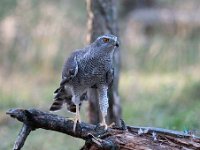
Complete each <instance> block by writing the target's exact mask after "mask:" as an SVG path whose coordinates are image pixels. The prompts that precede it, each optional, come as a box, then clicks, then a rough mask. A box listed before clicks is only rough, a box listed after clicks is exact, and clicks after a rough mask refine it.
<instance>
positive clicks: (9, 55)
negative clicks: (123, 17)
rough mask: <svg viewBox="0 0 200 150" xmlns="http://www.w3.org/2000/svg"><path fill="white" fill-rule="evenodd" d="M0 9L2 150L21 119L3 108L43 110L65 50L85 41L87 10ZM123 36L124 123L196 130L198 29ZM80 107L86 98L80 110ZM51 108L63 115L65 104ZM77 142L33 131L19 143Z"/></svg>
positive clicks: (63, 6)
mask: <svg viewBox="0 0 200 150" xmlns="http://www.w3.org/2000/svg"><path fill="white" fill-rule="evenodd" d="M169 4H170V2H169ZM4 6H5V7H4ZM0 8H2V9H0V31H1V33H2V34H0V39H1V40H0V45H1V50H0V103H1V105H0V141H1V145H0V149H1V150H7V149H11V148H12V146H13V143H14V140H15V138H16V136H17V134H18V132H19V130H20V127H21V124H20V123H19V122H17V121H15V120H14V119H11V118H9V117H8V116H6V115H5V112H6V110H8V109H9V108H12V107H20V108H31V107H35V108H38V109H42V110H44V111H48V108H49V106H50V104H51V102H52V97H53V91H54V90H55V88H57V86H58V85H59V79H60V72H61V67H62V64H63V61H64V58H65V56H67V55H68V54H69V53H70V52H71V50H73V49H75V48H79V47H82V46H83V45H85V37H86V9H85V3H84V1H79V0H74V1H73V2H72V1H68V0H67V1H66V0H59V1H53V0H51V1H37V0H32V1H28V0H22V1H11V0H9V1H6V0H3V1H0ZM77 8H78V9H77ZM122 26H123V25H122ZM197 31H198V29H197ZM122 33H124V31H123V30H122ZM129 34H130V33H129ZM126 36H128V35H124V34H122V36H121V37H122V48H121V49H122V53H121V54H122V71H121V79H120V86H119V91H120V96H121V103H122V109H123V119H124V120H125V122H126V123H127V124H129V125H135V126H136V125H137V126H155V127H164V128H168V129H176V130H186V129H187V130H188V129H189V130H199V129H200V118H199V116H200V76H199V74H200V69H199V68H200V55H199V52H200V43H199V41H200V35H199V34H198V32H193V33H191V34H187V35H186V36H184V37H182V36H181V35H173V36H172V35H165V34H164V33H162V32H161V33H160V31H159V32H157V33H154V34H153V35H152V37H151V38H150V40H149V41H148V43H147V44H146V45H142V46H140V47H134V45H132V43H129V42H127V41H126V40H125V39H126ZM86 110H87V103H85V104H84V108H83V109H82V110H81V111H82V112H84V111H86ZM58 114H60V115H63V116H69V115H70V114H69V113H67V112H66V111H65V110H62V111H61V112H59V113H58ZM84 114H85V113H82V118H83V120H85V121H87V116H85V115H84ZM75 142H76V143H75ZM82 144H83V141H81V140H78V139H74V138H71V137H69V136H66V135H63V134H59V133H56V132H49V131H44V130H36V131H34V132H33V133H31V135H30V136H29V137H28V140H27V142H26V144H25V147H24V149H29V150H37V149H41V150H46V149H48V150H51V149H57V150H62V149H69V150H73V149H74V150H75V149H77V148H80V146H81V145H82Z"/></svg>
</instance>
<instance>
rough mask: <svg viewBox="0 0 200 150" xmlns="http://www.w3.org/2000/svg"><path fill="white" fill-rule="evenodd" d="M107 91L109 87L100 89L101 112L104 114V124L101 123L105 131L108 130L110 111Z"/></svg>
mask: <svg viewBox="0 0 200 150" xmlns="http://www.w3.org/2000/svg"><path fill="white" fill-rule="evenodd" d="M107 91H108V87H107V86H105V85H104V86H101V87H99V88H98V95H99V106H100V111H101V114H102V122H101V123H100V125H101V126H105V129H107V128H108V125H107V124H106V115H107V110H108V95H107Z"/></svg>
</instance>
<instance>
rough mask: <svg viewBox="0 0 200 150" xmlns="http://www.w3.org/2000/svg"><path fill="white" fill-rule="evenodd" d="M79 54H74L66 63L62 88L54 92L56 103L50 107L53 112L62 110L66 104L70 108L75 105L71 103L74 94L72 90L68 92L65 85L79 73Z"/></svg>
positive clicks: (61, 83)
mask: <svg viewBox="0 0 200 150" xmlns="http://www.w3.org/2000/svg"><path fill="white" fill-rule="evenodd" d="M77 54H78V52H77V51H76V52H73V53H72V54H71V56H70V57H69V58H68V59H67V60H66V61H65V63H64V66H63V70H62V81H61V82H60V87H59V88H58V89H57V90H56V91H55V92H54V94H55V96H54V102H53V104H52V105H51V107H50V110H51V111H55V110H59V109H61V108H62V106H63V104H64V103H67V104H68V103H69V105H70V106H71V105H72V104H73V103H72V104H71V103H70V102H71V97H72V94H71V93H70V92H69V91H70V90H66V88H65V83H67V82H68V81H69V80H71V79H72V78H74V77H75V76H76V74H77V73H78V63H77ZM70 111H71V109H70Z"/></svg>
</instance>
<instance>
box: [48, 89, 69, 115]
mask: <svg viewBox="0 0 200 150" xmlns="http://www.w3.org/2000/svg"><path fill="white" fill-rule="evenodd" d="M54 94H55V96H54V101H53V104H52V105H51V107H50V111H56V110H60V109H61V108H62V106H63V104H64V102H65V99H66V94H65V89H64V87H59V88H58V89H57V90H55V92H54Z"/></svg>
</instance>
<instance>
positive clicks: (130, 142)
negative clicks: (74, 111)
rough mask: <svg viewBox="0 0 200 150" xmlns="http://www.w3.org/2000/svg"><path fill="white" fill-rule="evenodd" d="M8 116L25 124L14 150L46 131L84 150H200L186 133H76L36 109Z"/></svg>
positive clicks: (129, 129)
mask: <svg viewBox="0 0 200 150" xmlns="http://www.w3.org/2000/svg"><path fill="white" fill-rule="evenodd" d="M7 114H9V115H10V116H11V117H13V118H16V119H17V120H19V121H20V122H23V127H22V129H21V131H20V133H19V135H18V137H17V140H16V142H15V145H14V148H13V149H14V150H20V149H21V148H22V146H23V145H24V142H25V140H26V138H27V136H28V135H29V133H30V132H31V131H32V130H35V129H38V128H42V129H46V130H53V131H57V132H61V133H64V134H68V135H71V136H73V137H77V138H81V139H83V140H85V141H86V143H85V145H84V147H83V148H82V150H86V149H87V150H93V149H96V150H100V149H123V150H132V149H163V148H164V149H174V150H176V149H181V148H183V149H196V150H198V149H200V138H199V137H197V136H194V135H190V134H186V133H183V132H178V131H172V130H166V129H160V128H152V127H133V126H126V125H125V123H124V122H123V121H122V123H121V124H122V126H121V127H117V126H113V127H112V128H108V130H106V131H105V130H104V129H103V128H102V127H100V126H95V125H92V124H87V123H84V122H81V123H78V124H77V127H76V131H75V132H73V123H74V122H73V121H72V120H70V119H67V118H64V117H61V116H58V115H55V114H51V113H46V112H42V111H40V110H36V109H28V110H24V109H10V110H9V111H8V112H7Z"/></svg>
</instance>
